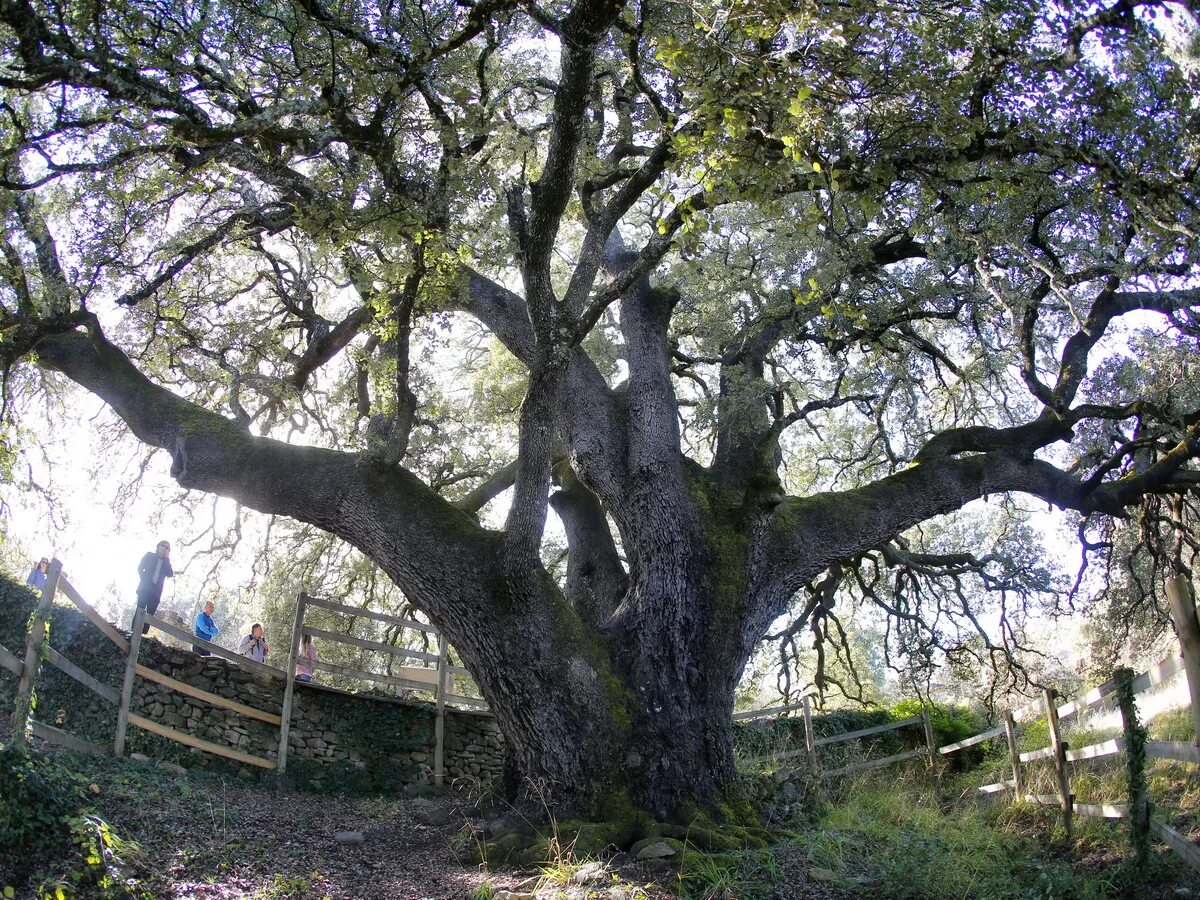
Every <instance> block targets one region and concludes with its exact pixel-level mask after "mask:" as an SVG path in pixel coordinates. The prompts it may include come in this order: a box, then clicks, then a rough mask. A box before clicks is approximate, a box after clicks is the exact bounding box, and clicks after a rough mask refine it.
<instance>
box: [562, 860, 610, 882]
mask: <svg viewBox="0 0 1200 900" xmlns="http://www.w3.org/2000/svg"><path fill="white" fill-rule="evenodd" d="M607 874H608V868H607V867H606V866H605V865H604V863H602V862H586V863H584V864H583V865H582V866H580V867H579V868H578V869H576V870H575V871H574V872H572V873H571V877H570V878H568V879H567V884H591V883H592V882H595V881H601V880H603V879H604V877H605V876H606V875H607Z"/></svg>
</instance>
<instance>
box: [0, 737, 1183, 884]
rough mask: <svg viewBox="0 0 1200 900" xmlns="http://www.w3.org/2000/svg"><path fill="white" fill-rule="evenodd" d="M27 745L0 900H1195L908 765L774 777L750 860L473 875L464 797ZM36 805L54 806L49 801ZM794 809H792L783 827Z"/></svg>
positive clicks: (1050, 823) (4, 823) (476, 839)
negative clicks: (65, 849) (340, 792)
mask: <svg viewBox="0 0 1200 900" xmlns="http://www.w3.org/2000/svg"><path fill="white" fill-rule="evenodd" d="M42 749H43V750H45V751H48V752H45V753H41V754H36V755H35V756H34V757H32V758H31V757H25V756H20V755H14V754H12V753H11V752H9V751H6V750H4V749H3V748H0V776H2V778H3V779H4V780H5V781H4V784H3V785H2V786H3V788H4V789H3V790H2V791H0V848H3V847H4V846H5V841H6V840H7V841H10V843H9V844H8V846H9V847H17V846H23V847H26V848H28V852H22V853H20V854H14V853H7V854H6V853H4V852H0V888H5V889H4V891H3V895H4V896H5V897H16V898H21V897H36V898H39V900H41V898H46V897H49V898H54V900H59V898H71V897H83V898H137V900H150V898H155V900H157V898H204V900H227V898H229V900H232V898H252V900H324V898H329V900H341V898H347V900H349V898H354V900H359V898H361V900H372V898H380V900H382V898H388V900H405V898H447V900H549V898H560V900H561V898H565V900H601V898H609V900H622V898H623V900H635V898H637V900H659V898H668V897H688V898H696V900H833V898H849V897H860V896H866V897H914V898H916V897H929V898H951V897H1013V898H1017V897H1021V898H1043V897H1044V898H1049V897H1055V898H1071V897H1078V898H1093V897H1094V898H1118V897H1153V898H1163V900H1166V898H1171V900H1175V898H1180V900H1182V898H1189V897H1200V889H1194V885H1195V878H1194V876H1193V873H1190V872H1188V871H1187V870H1186V869H1184V868H1183V867H1181V866H1180V865H1179V864H1178V862H1177V861H1176V860H1175V859H1174V858H1173V856H1172V855H1171V854H1170V853H1169V852H1165V851H1163V850H1161V849H1160V851H1159V852H1157V853H1156V854H1155V858H1154V860H1152V863H1151V867H1150V870H1148V871H1144V870H1138V871H1134V870H1133V869H1132V868H1131V863H1130V858H1129V853H1128V852H1127V850H1126V848H1125V845H1124V840H1125V839H1124V837H1123V836H1122V831H1121V830H1120V829H1118V828H1114V827H1112V826H1104V825H1102V824H1095V825H1089V826H1088V827H1087V828H1086V829H1085V830H1084V831H1083V833H1082V834H1079V835H1077V837H1076V839H1075V841H1074V842H1073V843H1068V842H1065V841H1064V840H1063V839H1062V835H1061V834H1058V833H1057V832H1056V826H1055V824H1054V820H1053V817H1052V816H1047V815H1046V814H1045V812H1044V811H1042V810H1039V809H1036V808H1032V807H1026V806H1017V807H1009V806H1007V805H1004V804H994V805H991V806H980V805H965V804H951V803H946V802H935V801H934V800H933V798H932V797H931V796H930V794H929V792H928V785H929V781H928V778H927V777H925V776H924V775H923V773H920V772H918V771H917V770H916V769H914V770H913V771H911V772H909V773H907V774H906V775H903V776H902V777H897V774H896V773H891V774H890V775H889V776H888V778H887V779H885V780H879V779H878V778H876V779H863V780H862V781H860V782H857V783H852V784H843V785H841V786H840V787H833V786H829V787H827V788H822V796H821V797H816V796H807V797H801V796H800V795H799V793H798V792H799V791H800V788H798V787H796V786H795V784H793V783H791V782H789V783H788V784H789V785H791V788H789V790H788V791H783V792H780V796H787V797H788V798H789V805H787V806H784V805H781V804H780V803H779V802H778V800H777V802H776V803H775V804H774V806H773V807H765V808H764V809H766V810H767V811H768V815H770V814H771V813H770V810H771V809H773V810H774V811H775V813H776V814H778V813H780V812H781V811H787V815H788V821H786V822H783V821H777V822H774V823H773V825H774V827H775V830H776V834H777V836H778V838H779V839H778V840H777V841H776V842H775V843H774V844H773V845H772V846H771V847H770V848H767V849H763V848H759V849H754V850H744V851H734V852H724V853H702V852H699V851H695V850H693V849H692V848H691V847H682V848H680V849H681V852H678V853H676V855H675V856H674V857H673V858H670V859H661V860H636V859H632V858H630V855H629V854H628V853H619V852H616V850H615V848H613V849H612V850H610V851H607V852H602V853H599V854H593V853H587V854H583V853H578V852H576V847H575V846H574V845H573V843H572V840H571V836H570V835H569V834H565V833H564V834H560V835H555V836H554V837H555V840H552V841H551V842H550V849H549V850H548V851H547V852H546V854H545V858H544V859H542V860H539V861H537V863H536V864H532V865H527V866H524V867H521V868H504V867H500V868H494V869H492V870H489V869H488V867H487V866H486V865H483V864H482V863H481V862H480V859H481V849H482V845H483V844H484V842H485V841H486V839H487V838H488V836H489V834H490V829H491V827H492V826H494V825H495V824H496V823H497V822H498V821H499V820H500V819H504V818H511V817H512V814H511V813H509V814H507V815H500V816H497V814H496V812H495V807H494V806H493V807H490V808H489V807H486V805H484V806H482V807H481V804H480V798H479V797H478V796H476V795H474V794H472V793H471V792H468V791H465V790H457V789H449V790H445V791H439V790H434V789H431V788H424V789H422V788H415V789H414V788H410V789H409V790H408V791H407V792H406V793H404V794H402V795H401V796H397V797H345V796H318V795H314V794H309V793H302V792H298V791H292V790H289V789H287V788H286V787H280V786H279V785H278V784H277V783H276V780H275V779H274V778H273V777H270V776H264V777H261V778H260V777H258V776H253V777H239V776H238V775H234V774H226V775H222V774H218V773H213V772H209V771H200V770H185V769H182V768H180V767H172V766H169V765H166V766H164V765H158V764H155V763H153V762H151V761H148V760H147V761H136V760H120V761H118V760H114V759H107V758H96V757H80V756H76V755H73V754H68V753H65V752H61V751H53V750H49V748H42ZM31 760H32V761H31ZM243 775H246V776H249V775H250V773H243ZM64 785H65V787H66V792H65V793H64V791H63V788H64ZM786 786H787V785H785V787H786ZM51 798H58V800H63V799H64V798H65V802H64V803H59V805H58V806H53V807H52V805H51V804H49V803H48V802H47V801H48V799H51ZM58 800H56V801H55V802H58ZM942 800H943V801H944V800H945V798H944V797H943V798H942ZM801 808H805V809H807V810H809V812H808V813H806V814H804V815H803V816H797V815H796V812H795V811H796V810H798V809H801ZM485 809H486V810H488V811H486V812H484V810H485ZM64 810H67V812H64ZM481 813H483V814H482V815H481ZM55 816H57V817H58V820H59V821H60V822H62V823H65V824H64V825H63V827H62V828H60V836H65V840H66V841H67V845H68V846H74V847H75V852H74V853H73V854H71V853H68V854H66V855H63V854H61V853H60V854H59V855H58V856H57V857H56V856H55V854H54V853H52V852H50V851H49V850H48V848H49V846H50V843H49V842H48V841H47V840H43V838H45V837H47V836H48V835H49V832H50V830H52V829H51V826H50V824H49V823H51V821H52V820H53V819H54V817H55ZM39 817H40V818H39ZM22 834H24V837H23V838H22ZM12 841H16V843H11V842H12ZM21 841H24V843H21ZM61 843H62V841H61V840H60V844H61ZM634 849H635V850H636V845H635V848H634ZM22 870H23V871H22Z"/></svg>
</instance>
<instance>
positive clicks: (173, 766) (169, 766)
mask: <svg viewBox="0 0 1200 900" xmlns="http://www.w3.org/2000/svg"><path fill="white" fill-rule="evenodd" d="M158 767H159V768H160V769H165V770H166V771H168V772H172V773H174V774H176V775H186V774H187V771H188V770H187V769H185V768H184V767H183V766H181V765H179V763H173V762H160V763H159V764H158Z"/></svg>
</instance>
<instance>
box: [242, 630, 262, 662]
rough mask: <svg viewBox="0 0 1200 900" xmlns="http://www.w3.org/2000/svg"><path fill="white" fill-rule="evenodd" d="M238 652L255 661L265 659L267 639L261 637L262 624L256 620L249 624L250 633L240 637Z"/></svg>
mask: <svg viewBox="0 0 1200 900" xmlns="http://www.w3.org/2000/svg"><path fill="white" fill-rule="evenodd" d="M238 653H240V654H242V656H244V657H246V659H252V660H254V661H255V662H260V663H265V662H266V661H267V639H266V638H265V637H263V630H262V626H261V625H259V624H258V623H257V622H255V623H254V624H253V625H251V626H250V633H249V634H248V635H246V636H245V637H244V638H242V643H241V645H240V646H239V647H238Z"/></svg>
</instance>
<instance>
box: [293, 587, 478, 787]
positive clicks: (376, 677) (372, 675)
mask: <svg viewBox="0 0 1200 900" xmlns="http://www.w3.org/2000/svg"><path fill="white" fill-rule="evenodd" d="M310 608H316V609H323V610H325V611H327V612H332V613H336V614H337V615H339V616H352V617H356V618H357V617H361V618H366V619H371V620H373V621H376V622H384V623H387V624H389V625H397V626H399V627H401V628H411V629H415V630H417V631H422V632H424V633H426V634H429V635H433V636H435V637H437V639H438V649H437V653H428V652H426V651H424V650H413V649H410V648H408V647H399V646H396V645H395V644H389V643H385V642H383V641H375V640H369V639H367V638H360V637H356V636H354V635H352V634H349V633H348V632H341V631H329V630H328V629H324V628H315V627H313V626H311V625H306V624H305V617H306V615H307V612H308V610H309V609H310ZM305 636H307V637H310V638H320V639H321V640H322V641H330V642H333V643H339V644H348V645H350V646H354V647H360V648H361V649H363V650H369V651H372V652H375V653H384V654H387V655H388V656H390V657H392V658H399V659H411V660H417V661H419V662H431V663H433V664H434V666H433V668H429V667H422V666H401V667H400V673H399V675H389V674H382V673H379V672H372V671H369V670H367V669H361V668H354V667H352V666H346V665H337V664H334V663H327V662H324V661H322V660H313V661H312V663H311V665H312V667H313V669H314V670H316V671H321V672H329V673H331V674H335V675H340V676H342V677H344V678H354V679H363V680H365V681H371V682H374V683H376V684H386V685H389V686H392V687H396V688H401V689H405V690H411V691H429V692H431V693H432V694H433V695H434V703H435V706H436V709H437V714H436V717H435V718H434V727H433V731H434V747H433V779H434V782H435V783H436V784H442V782H443V781H444V780H445V725H446V704H447V703H454V704H458V705H461V706H468V707H472V708H477V709H480V710H481V712H482V713H483V714H484V715H490V713H489V712H488V711H487V702H486V701H484V700H480V699H477V698H475V697H464V696H460V695H458V694H455V693H451V691H450V685H451V682H450V676H451V675H466V676H470V674H471V673H470V672H468V671H467V670H466V669H464V668H462V667H461V666H454V665H451V664H450V656H449V647H448V645H447V643H446V636H445V635H444V634H442V633H441V632H440V631H439V630H438V629H437V628H435V627H434V626H432V625H427V624H425V623H424V622H417V621H415V620H413V619H405V618H402V617H400V616H393V615H389V614H388V613H381V612H375V611H374V610H369V609H359V608H358V607H354V606H345V605H344V604H341V603H335V602H334V601H332V600H322V599H321V598H319V597H309V596H307V595H304V594H302V595H301V596H300V597H299V598H297V600H296V616H295V620H294V622H293V625H292V640H291V645H290V648H289V652H288V664H287V670H286V680H285V684H284V691H283V711H282V713H281V715H282V718H283V725H282V727H281V728H280V733H279V752H278V755H277V757H276V764H277V766H278V768H279V770H280V771H281V772H282V771H284V770H285V769H286V767H287V742H288V728H289V719H290V717H291V711H292V698H293V696H294V691H295V683H296V664H297V662H299V661H300V644H301V641H302V639H303V638H304V637H305Z"/></svg>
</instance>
